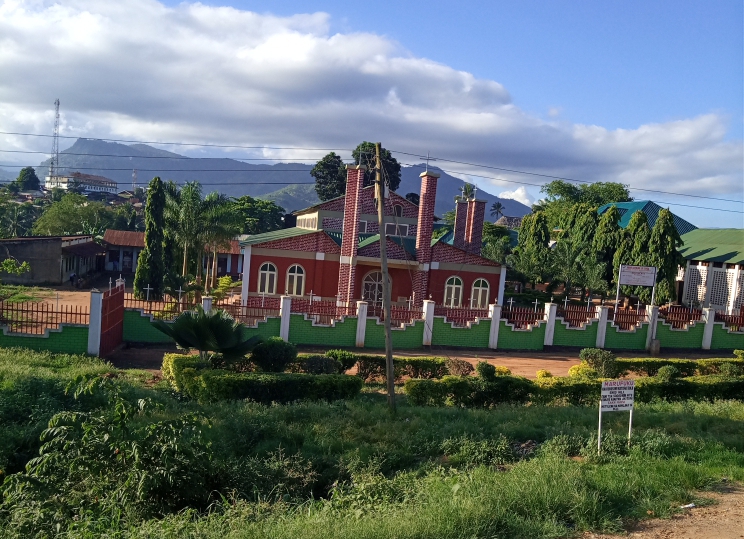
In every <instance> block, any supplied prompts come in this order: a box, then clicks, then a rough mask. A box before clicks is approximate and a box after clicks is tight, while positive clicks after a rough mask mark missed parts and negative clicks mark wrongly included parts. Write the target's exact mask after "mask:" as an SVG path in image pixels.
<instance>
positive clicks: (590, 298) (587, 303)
mask: <svg viewBox="0 0 744 539" xmlns="http://www.w3.org/2000/svg"><path fill="white" fill-rule="evenodd" d="M591 304H592V296H591V295H590V296H589V297H588V298H586V308H587V310H588V309H589V307H590V306H591Z"/></svg>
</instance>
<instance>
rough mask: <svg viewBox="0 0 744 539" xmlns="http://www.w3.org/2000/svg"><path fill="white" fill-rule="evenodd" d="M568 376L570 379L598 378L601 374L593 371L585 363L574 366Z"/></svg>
mask: <svg viewBox="0 0 744 539" xmlns="http://www.w3.org/2000/svg"><path fill="white" fill-rule="evenodd" d="M568 376H569V377H570V378H590V379H594V378H598V377H599V373H598V372H597V371H596V370H594V369H592V368H591V367H590V366H589V365H586V364H584V363H581V364H579V365H574V366H573V367H571V368H570V369H568Z"/></svg>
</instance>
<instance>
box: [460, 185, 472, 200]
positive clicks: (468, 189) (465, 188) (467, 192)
mask: <svg viewBox="0 0 744 539" xmlns="http://www.w3.org/2000/svg"><path fill="white" fill-rule="evenodd" d="M473 197H475V186H474V185H473V184H472V183H467V182H465V183H463V185H462V198H464V199H470V198H473Z"/></svg>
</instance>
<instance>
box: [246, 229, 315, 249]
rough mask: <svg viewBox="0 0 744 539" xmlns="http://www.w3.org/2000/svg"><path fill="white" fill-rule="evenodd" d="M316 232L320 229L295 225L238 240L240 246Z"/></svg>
mask: <svg viewBox="0 0 744 539" xmlns="http://www.w3.org/2000/svg"><path fill="white" fill-rule="evenodd" d="M316 232H320V230H308V229H307V228H298V227H296V226H294V227H292V228H282V229H281V230H274V231H272V232H264V233H263V234H255V235H253V236H248V237H247V238H246V239H244V240H243V241H241V242H240V246H241V247H247V246H248V245H256V244H257V243H266V242H269V241H276V240H284V239H287V238H295V237H297V236H304V235H306V234H315V233H316Z"/></svg>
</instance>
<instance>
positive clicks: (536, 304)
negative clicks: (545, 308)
mask: <svg viewBox="0 0 744 539" xmlns="http://www.w3.org/2000/svg"><path fill="white" fill-rule="evenodd" d="M538 305H540V302H539V301H538V300H535V312H537V306H538Z"/></svg>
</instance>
